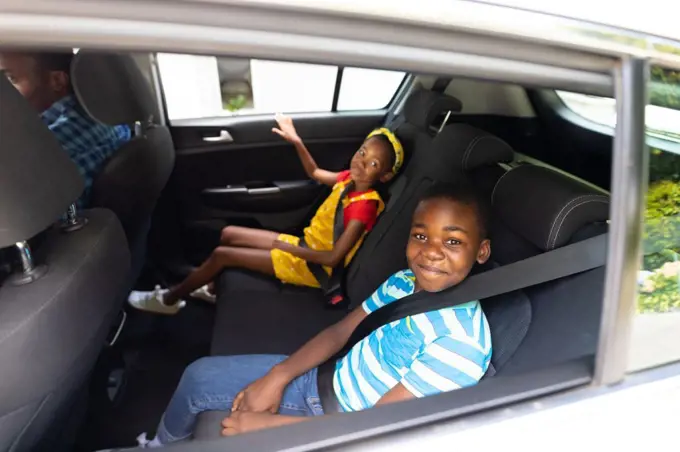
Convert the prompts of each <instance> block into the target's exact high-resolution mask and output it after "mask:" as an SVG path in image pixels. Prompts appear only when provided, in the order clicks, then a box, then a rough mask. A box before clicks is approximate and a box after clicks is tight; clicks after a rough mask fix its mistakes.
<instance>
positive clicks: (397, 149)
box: [366, 127, 404, 174]
mask: <svg viewBox="0 0 680 452" xmlns="http://www.w3.org/2000/svg"><path fill="white" fill-rule="evenodd" d="M376 135H383V136H385V137H387V139H388V140H390V143H391V144H392V149H393V150H394V166H392V172H393V173H394V174H397V173H398V172H399V169H401V165H402V164H403V163H404V148H403V147H402V146H401V142H400V141H399V138H397V136H396V135H395V134H394V133H392V131H391V130H390V129H388V128H386V127H381V128H379V129H375V130H374V131H373V132H371V133H369V134H368V136H367V137H366V139H367V140H368V139H369V138H371V137H374V136H376Z"/></svg>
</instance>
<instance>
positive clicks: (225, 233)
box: [220, 226, 236, 245]
mask: <svg viewBox="0 0 680 452" xmlns="http://www.w3.org/2000/svg"><path fill="white" fill-rule="evenodd" d="M235 235H236V234H235V228H234V227H233V226H226V227H224V228H222V233H221V234H220V242H221V243H224V244H225V245H226V244H228V243H231V242H232V241H233V240H234V237H235Z"/></svg>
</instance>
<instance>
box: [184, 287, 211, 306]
mask: <svg viewBox="0 0 680 452" xmlns="http://www.w3.org/2000/svg"><path fill="white" fill-rule="evenodd" d="M189 296H190V297H191V298H197V299H199V300H203V301H207V302H208V303H212V304H215V302H216V300H217V297H216V296H215V294H212V293H210V291H209V290H208V285H207V284H206V285H205V286H201V287H199V288H198V289H196V290H194V291H193V292H191V294H190V295H189Z"/></svg>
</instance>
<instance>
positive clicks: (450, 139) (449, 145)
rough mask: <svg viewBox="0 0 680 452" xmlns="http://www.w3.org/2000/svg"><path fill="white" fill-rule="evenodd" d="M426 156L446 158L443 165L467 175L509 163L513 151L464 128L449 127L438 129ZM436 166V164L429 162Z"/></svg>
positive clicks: (468, 128) (483, 133)
mask: <svg viewBox="0 0 680 452" xmlns="http://www.w3.org/2000/svg"><path fill="white" fill-rule="evenodd" d="M422 154H423V158H425V159H428V157H429V156H428V155H427V154H433V155H437V156H446V157H445V161H446V162H447V164H450V165H453V166H454V168H453V169H455V170H458V171H462V172H469V171H471V170H474V169H477V168H480V167H483V166H488V165H493V164H496V163H507V162H510V161H512V158H513V154H514V152H513V150H512V148H511V147H510V146H509V145H508V144H507V143H506V142H505V141H503V140H501V139H500V138H498V137H495V136H493V135H491V134H490V133H487V132H484V131H483V130H480V129H477V128H475V127H472V126H469V125H467V124H451V125H448V126H446V127H444V128H443V129H442V131H441V132H439V134H438V135H437V136H436V137H435V138H434V140H432V149H431V152H423V153H422ZM432 163H433V164H437V162H432Z"/></svg>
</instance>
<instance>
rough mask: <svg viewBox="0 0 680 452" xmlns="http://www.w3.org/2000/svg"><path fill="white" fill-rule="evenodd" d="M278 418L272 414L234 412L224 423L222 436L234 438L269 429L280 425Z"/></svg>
mask: <svg viewBox="0 0 680 452" xmlns="http://www.w3.org/2000/svg"><path fill="white" fill-rule="evenodd" d="M278 417H279V416H277V415H276V414H272V413H253V412H251V411H234V412H232V413H231V414H230V415H229V417H227V418H225V419H224V420H223V421H222V436H233V435H238V434H240V433H247V432H254V431H255V430H261V429H263V428H267V427H275V426H276V425H278V422H277V421H278Z"/></svg>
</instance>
